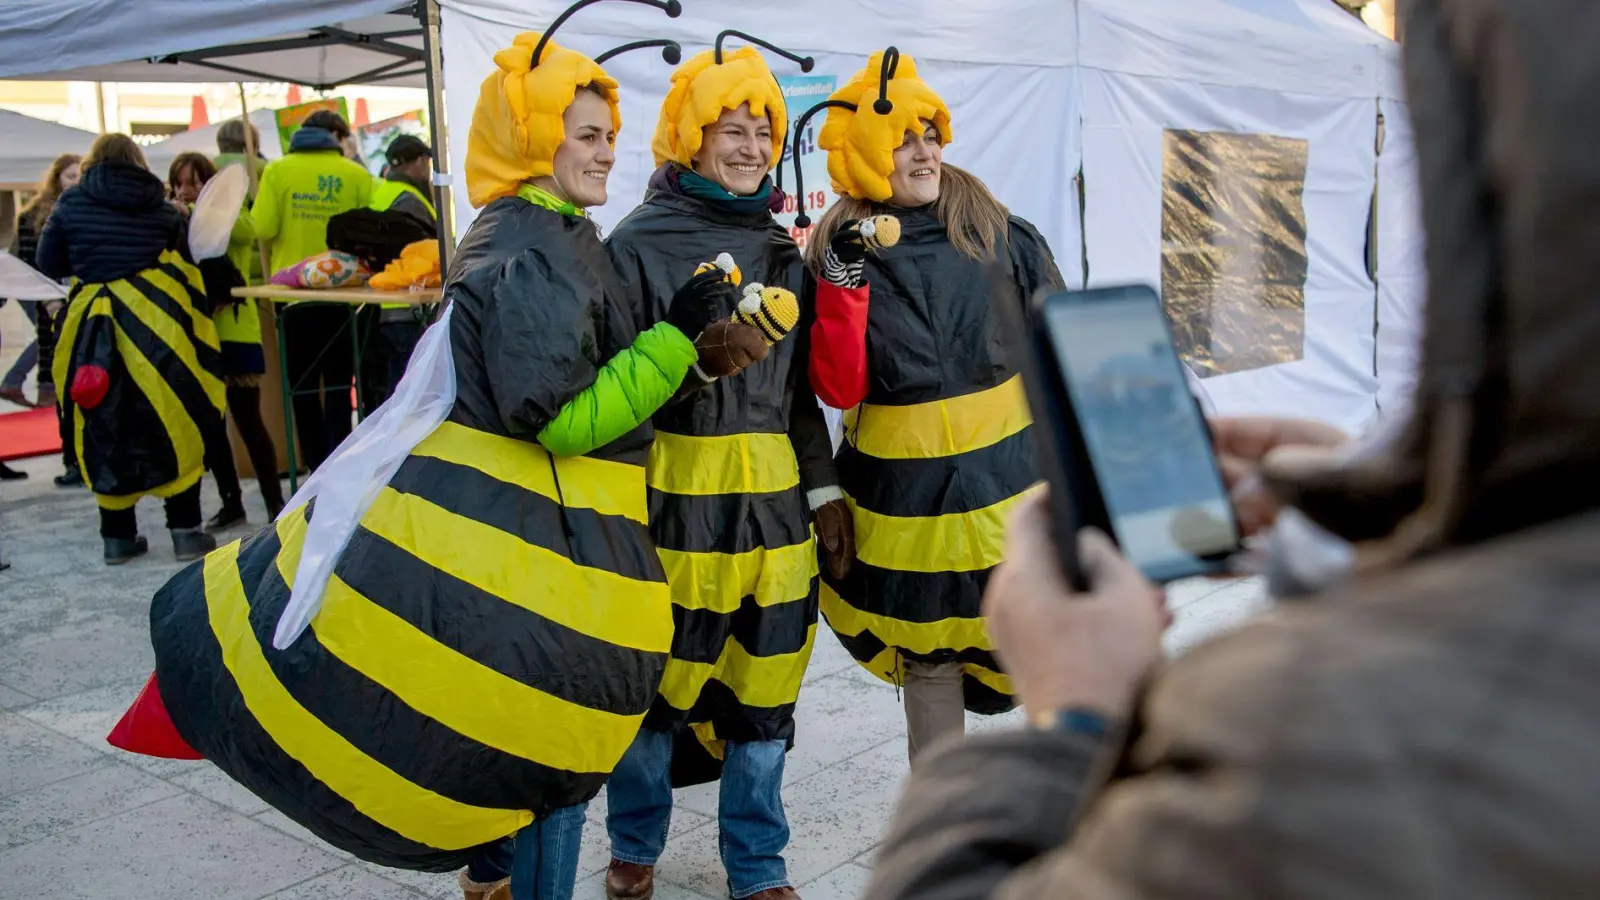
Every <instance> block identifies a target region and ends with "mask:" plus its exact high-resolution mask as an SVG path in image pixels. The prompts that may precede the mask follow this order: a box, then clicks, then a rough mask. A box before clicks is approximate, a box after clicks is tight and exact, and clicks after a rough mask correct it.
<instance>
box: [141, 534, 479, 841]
mask: <svg viewBox="0 0 1600 900" xmlns="http://www.w3.org/2000/svg"><path fill="white" fill-rule="evenodd" d="M265 533H267V534H270V533H271V529H268V530H267V531H266V532H265ZM274 542H275V541H274ZM150 620H151V623H150V624H151V629H150V632H151V638H152V642H153V643H154V644H155V656H156V683H157V685H158V686H159V687H160V690H161V701H162V704H163V705H164V706H165V707H166V708H167V711H168V713H169V714H170V715H171V717H172V723H173V725H174V726H175V727H176V728H177V730H178V734H179V735H180V736H181V737H182V738H183V739H184V740H185V741H186V742H188V744H189V746H191V747H193V748H194V749H195V750H197V751H199V752H200V753H201V754H202V755H204V756H205V758H206V759H208V760H210V761H211V762H212V763H214V764H215V765H216V766H217V767H218V768H219V769H221V770H222V771H223V772H224V773H226V774H227V775H228V777H230V778H232V779H233V780H235V781H237V782H239V783H240V784H242V785H244V787H245V788H246V789H248V790H249V791H250V792H251V793H253V794H255V795H256V796H258V797H260V798H261V799H262V800H265V801H266V802H267V803H269V804H271V805H272V806H273V807H274V808H276V809H277V810H279V811H280V812H282V813H283V814H284V815H286V816H288V817H289V818H290V819H293V820H294V821H295V822H298V823H299V824H300V825H302V826H304V827H305V828H306V829H308V830H309V831H311V833H313V834H315V835H316V836H317V837H319V838H321V839H322V840H324V841H327V842H328V843H329V844H331V845H333V846H335V847H337V848H339V849H341V850H344V851H346V852H348V853H353V854H355V855H356V856H358V857H360V858H362V859H364V860H366V861H368V862H372V863H377V864H378V865H383V866H394V867H399V868H406V869H417V870H420V871H426V872H449V871H452V870H455V869H459V868H460V867H462V866H464V865H466V864H467V863H468V862H469V861H470V860H471V859H472V858H473V857H474V856H476V855H477V853H478V850H477V848H469V849H466V850H457V851H448V850H440V849H438V848H436V847H429V846H427V845H425V844H420V843H417V842H416V841H413V840H410V839H408V838H405V837H402V836H401V835H400V834H398V833H396V832H395V831H393V830H391V829H389V828H387V827H385V826H384V825H381V824H379V823H378V822H375V821H373V820H372V819H370V818H368V817H366V816H365V815H363V814H362V813H361V812H360V811H358V810H357V809H356V808H355V806H354V805H353V804H351V803H350V801H348V800H346V799H345V798H343V797H341V796H339V794H337V793H335V792H334V791H333V790H332V789H331V788H329V787H328V786H327V785H325V784H323V783H322V782H320V781H318V780H317V779H316V777H315V776H313V775H312V774H311V773H310V772H309V771H307V770H306V768H305V766H303V765H301V764H300V762H299V761H297V760H296V759H295V758H294V757H292V756H290V755H289V754H287V753H285V752H283V750H282V749H280V748H279V746H278V744H277V742H276V741H274V740H273V739H272V737H271V735H269V734H267V732H266V730H265V729H264V728H262V727H261V725H260V723H259V722H257V721H256V719H255V717H254V716H252V715H251V714H250V712H249V710H248V709H247V708H246V707H245V702H244V697H243V695H242V694H240V692H239V686H238V684H237V683H236V682H235V681H234V680H233V675H232V674H231V673H230V672H229V671H228V669H227V667H226V666H225V665H223V662H222V649H221V648H220V647H219V646H218V645H217V641H216V637H215V635H214V634H213V633H212V631H211V624H210V621H209V619H208V613H207V608H206V601H205V563H204V562H203V561H201V562H196V563H194V564H192V565H190V566H189V567H188V568H187V569H184V570H183V571H182V572H180V573H179V574H178V575H177V576H175V577H174V578H173V579H172V580H171V581H169V582H167V584H166V585H165V586H164V587H162V588H161V590H160V591H158V592H157V593H156V595H155V598H154V600H152V602H151V605H150ZM197 635H203V636H204V637H205V638H206V639H203V640H195V637H196V636H197Z"/></svg>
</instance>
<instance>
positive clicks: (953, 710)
mask: <svg viewBox="0 0 1600 900" xmlns="http://www.w3.org/2000/svg"><path fill="white" fill-rule="evenodd" d="M824 108H826V109H827V111H828V117H827V121H826V123H825V124H824V126H823V128H822V131H821V132H820V134H819V135H818V144H819V146H821V147H822V149H824V150H826V151H827V152H828V173H829V175H830V176H831V178H832V181H833V187H834V190H835V192H836V193H838V194H839V195H840V201H839V202H838V203H836V204H835V205H834V206H833V207H832V208H830V209H829V210H828V212H827V214H825V215H824V216H823V218H822V221H821V222H820V223H819V224H818V226H817V229H816V232H815V233H814V234H813V235H812V238H811V245H810V248H809V249H808V260H807V262H808V263H809V264H810V270H811V272H812V273H814V274H815V276H816V278H815V287H816V323H815V325H814V326H813V330H812V348H813V349H812V354H811V380H812V383H813V385H815V387H816V390H817V393H818V395H819V396H820V397H822V399H823V400H824V401H826V402H827V403H829V404H830V405H832V406H834V407H837V408H839V409H844V410H847V413H846V415H845V434H844V442H843V444H842V445H841V446H840V449H839V454H838V457H837V459H836V462H837V465H838V468H839V476H840V481H841V483H842V484H843V487H844V492H845V494H846V496H847V498H848V502H849V505H850V509H851V511H852V512H853V514H854V522H855V539H856V547H855V550H856V558H855V560H854V562H853V564H852V565H851V566H850V570H849V573H848V574H847V575H846V576H845V577H836V576H835V575H833V574H832V573H825V574H824V584H823V588H822V597H821V605H822V613H823V615H824V616H826V617H827V620H828V624H829V625H830V626H831V627H832V628H833V630H834V633H835V634H837V635H838V637H839V640H840V642H841V643H843V644H844V646H845V648H846V649H848V650H849V651H850V653H851V655H852V656H854V657H855V658H856V660H858V661H859V662H860V663H861V664H862V665H863V666H865V667H866V668H867V669H868V670H870V671H871V672H873V673H874V674H876V675H877V676H879V677H880V678H883V679H885V680H887V681H891V682H894V683H895V684H897V685H903V686H904V688H905V703H906V719H907V725H908V740H909V749H910V753H911V755H912V756H913V757H915V756H916V754H917V753H918V751H919V750H921V749H922V748H924V747H925V746H926V745H927V744H928V742H930V741H931V740H933V739H934V738H936V737H938V736H939V735H941V734H944V733H948V732H958V733H959V732H960V731H961V730H962V728H963V727H964V725H963V714H962V708H963V706H965V708H966V709H968V710H971V711H973V712H978V713H985V714H992V713H998V712H1002V711H1004V710H1006V709H1009V708H1010V707H1011V706H1012V699H1011V696H1010V695H1011V686H1010V683H1009V681H1008V680H1007V678H1006V677H1005V675H1004V674H1003V673H1002V672H1001V671H1000V668H999V666H998V665H997V664H996V662H995V659H994V655H993V653H992V652H991V651H992V645H991V643H990V641H989V636H988V634H987V633H986V631H985V629H984V624H983V618H982V610H981V601H982V597H983V588H984V584H985V583H986V581H987V579H988V576H989V572H990V571H991V569H992V568H993V567H994V566H995V565H996V564H997V563H999V562H1000V559H1001V549H1002V538H1003V535H1004V529H1005V523H1006V518H1007V514H1008V512H1009V510H1010V508H1011V506H1013V505H1014V504H1015V502H1016V500H1017V499H1018V498H1019V497H1020V496H1022V494H1023V493H1024V492H1026V491H1028V490H1029V489H1031V488H1032V487H1033V486H1034V484H1035V482H1037V480H1038V477H1039V476H1038V474H1037V471H1036V468H1035V465H1034V459H1033V446H1032V444H1031V443H1030V436H1029V435H1028V434H1027V433H1026V432H1027V429H1028V426H1029V424H1030V422H1031V418H1030V417H1029V414H1028V408H1027V403H1026V401H1025V400H1024V397H1023V390H1022V384H1021V382H1020V381H1019V380H1018V376H1017V365H1016V360H1015V353H1016V352H1017V351H1016V348H1014V347H1013V346H1012V343H1013V337H1012V334H1011V332H1010V329H1009V328H1008V327H1007V322H1006V321H1005V318H1006V316H1005V309H1004V307H1003V306H1002V304H1011V305H1012V306H1013V307H1014V308H1016V309H1018V310H1020V309H1021V308H1022V304H1023V303H1025V302H1026V300H1027V298H1029V297H1030V296H1032V294H1033V293H1034V292H1035V291H1036V290H1038V289H1040V288H1044V287H1058V286H1060V284H1061V276H1060V274H1059V273H1058V272H1057V271H1056V266H1055V263H1054V260H1053V259H1052V257H1051V255H1050V249H1049V247H1048V246H1047V245H1046V244H1045V241H1044V239H1043V238H1042V237H1040V236H1039V233H1038V232H1037V231H1035V230H1034V228H1033V227H1032V226H1031V225H1029V224H1028V223H1027V222H1025V221H1023V220H1022V219H1019V218H1017V217H1015V216H1011V215H1010V214H1009V213H1008V212H1007V211H1006V209H1005V207H1004V206H1002V205H1001V204H1000V203H999V202H998V201H997V200H996V199H995V198H994V196H993V195H992V194H990V193H989V191H988V189H987V188H986V187H984V185H983V183H982V182H981V181H979V180H978V179H977V178H976V177H975V176H973V175H971V174H970V173H967V172H965V171H962V170H960V169H957V168H956V167H954V166H950V165H944V164H942V152H943V147H944V145H946V144H948V143H949V142H950V139H951V128H950V111H949V109H948V107H946V105H945V103H944V101H943V100H941V99H940V98H939V95H938V94H936V93H934V91H933V89H932V88H930V87H929V86H928V85H927V84H926V83H924V82H923V81H922V80H921V79H920V78H918V77H917V72H916V65H915V63H914V62H913V61H912V60H911V58H910V57H902V56H901V55H900V53H899V51H898V50H896V49H895V48H893V47H891V48H889V49H887V50H885V51H884V52H882V53H877V54H874V55H873V56H872V58H871V60H870V61H869V62H868V64H867V67H866V68H865V69H862V70H861V71H860V72H857V73H856V74H855V75H854V76H853V77H852V78H851V79H850V82H849V83H848V84H846V85H845V86H844V87H843V88H841V89H840V90H839V91H837V92H835V93H834V95H833V97H831V98H830V99H829V100H828V101H825V102H824V103H823V104H820V105H819V106H817V107H816V108H814V109H812V110H809V111H808V112H807V113H806V114H805V116H803V117H801V122H802V123H804V122H805V121H806V120H807V119H809V118H810V117H811V116H812V115H814V114H816V113H817V112H819V111H820V110H822V109H824ZM797 130H800V131H803V130H804V127H803V124H802V126H801V127H800V128H799V129H797ZM797 156H798V154H797ZM796 176H797V187H798V188H799V189H800V190H801V196H802V197H804V196H805V195H804V192H803V191H804V188H803V185H801V184H799V172H798V169H797V171H796ZM886 213H888V214H893V215H894V217H895V218H897V219H898V220H899V224H900V235H899V243H898V244H897V245H896V246H893V247H887V248H878V247H876V244H877V241H876V239H873V240H872V241H871V242H872V243H873V244H874V245H875V246H874V249H873V252H870V253H869V252H868V247H867V243H868V241H867V240H866V239H865V238H864V236H863V234H862V231H861V228H860V222H859V220H863V219H867V218H869V217H872V216H877V215H881V214H886ZM795 224H797V225H800V226H801V227H804V226H805V224H806V217H805V215H804V212H803V211H802V213H801V216H800V218H799V219H798V220H797V221H796V223H795Z"/></svg>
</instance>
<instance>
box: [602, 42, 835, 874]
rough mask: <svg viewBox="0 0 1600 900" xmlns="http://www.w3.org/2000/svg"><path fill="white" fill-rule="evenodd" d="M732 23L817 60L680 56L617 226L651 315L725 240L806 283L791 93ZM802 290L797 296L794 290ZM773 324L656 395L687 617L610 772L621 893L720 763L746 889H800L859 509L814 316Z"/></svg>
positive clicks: (788, 279)
mask: <svg viewBox="0 0 1600 900" xmlns="http://www.w3.org/2000/svg"><path fill="white" fill-rule="evenodd" d="M730 37H737V38H739V39H741V40H743V41H747V42H749V43H755V44H761V45H762V46H765V47H767V48H768V49H769V50H772V51H773V52H775V53H779V54H781V55H783V56H786V57H788V58H790V59H791V60H793V61H795V62H797V63H800V65H801V68H802V70H809V69H810V68H811V60H810V59H804V60H802V59H799V58H798V57H794V56H791V55H790V54H788V53H785V52H784V51H782V50H779V49H778V48H776V47H773V46H772V45H770V44H766V43H764V42H762V41H760V40H758V39H756V38H753V37H751V36H749V35H744V34H741V33H739V32H723V33H722V34H721V35H719V36H718V37H717V40H716V43H715V47H714V49H712V50H707V51H705V52H703V53H700V54H698V55H697V56H695V57H693V58H691V59H689V60H688V61H687V62H685V63H684V64H683V65H682V66H680V67H679V68H678V70H677V71H675V72H674V73H673V75H672V85H671V88H670V89H669V90H668V92H667V96H666V99H665V101H664V102H663V103H662V106H661V115H660V118H659V120H658V121H657V124H656V132H655V138H654V140H653V142H652V145H651V149H652V150H653V152H654V155H655V161H656V164H657V165H658V168H657V170H656V171H655V173H654V175H653V176H652V177H651V179H650V190H649V192H648V194H647V195H646V196H645V200H644V203H643V204H642V205H640V206H639V208H637V209H635V210H634V211H633V212H632V213H630V214H629V215H628V216H627V218H625V219H623V220H622V222H620V223H619V224H618V225H617V227H616V229H615V230H614V231H613V232H612V233H611V235H610V237H609V238H608V239H607V241H606V249H607V250H608V251H609V252H610V254H611V257H612V259H613V260H614V261H615V262H616V265H617V271H618V274H619V275H621V277H622V279H623V281H624V283H625V284H626V286H627V288H628V291H629V295H630V298H632V299H633V301H634V302H635V303H636V304H637V309H638V312H639V314H640V316H641V325H642V326H644V325H649V324H650V323H653V322H656V321H659V320H660V319H661V317H662V316H663V315H664V314H665V313H666V311H667V309H668V307H669V304H670V301H671V298H672V293H673V290H674V289H675V286H676V285H677V284H679V283H682V281H683V279H684V278H685V277H687V276H689V275H690V274H691V273H692V272H693V270H694V267H695V265H696V263H697V261H699V260H703V259H706V258H708V257H712V256H717V255H719V254H726V257H725V265H728V267H729V268H730V269H735V270H736V271H737V273H738V277H739V278H740V279H741V280H742V285H743V287H744V288H746V289H748V290H749V291H750V292H751V296H752V298H754V297H755V295H756V294H757V293H759V292H760V291H761V290H762V289H763V288H765V289H766V290H768V291H781V293H782V295H783V296H785V297H787V298H788V299H787V300H786V301H785V302H787V303H789V304H794V297H793V295H794V294H795V293H798V292H799V290H800V284H801V278H802V271H803V266H802V263H801V259H800V252H799V250H798V249H797V248H796V246H795V243H794V240H793V239H792V238H790V237H789V234H788V232H787V231H786V230H785V229H784V228H783V227H781V226H780V225H778V224H777V223H776V222H775V221H773V218H772V212H773V210H774V209H781V208H782V200H783V195H782V192H781V191H779V190H776V189H775V188H774V186H773V183H772V179H771V178H769V177H768V172H770V171H771V170H772V168H773V167H774V166H775V165H777V164H778V163H779V162H780V161H781V160H782V158H783V147H784V133H785V131H786V129H787V125H788V117H787V116H788V113H787V110H786V109H785V105H784V102H783V94H782V92H781V91H780V90H779V87H778V82H777V81H776V79H775V78H774V77H773V74H772V71H771V69H769V68H768V66H767V62H766V60H764V59H763V58H762V56H761V54H760V53H759V52H758V51H757V50H756V49H755V48H754V47H751V46H745V47H740V48H738V49H732V48H729V49H726V50H725V49H724V46H723V45H724V42H725V41H726V40H727V39H728V38H730ZM730 259H731V264H730V262H729V261H730ZM790 309H791V312H792V315H793V316H795V317H797V316H798V315H799V313H800V309H799V306H798V305H797V304H795V305H792V306H791V307H790ZM718 312H719V313H733V312H734V310H733V308H732V306H731V305H730V306H729V308H727V309H723V310H719V311H718ZM767 324H770V325H774V326H775V327H774V329H773V332H772V334H770V335H769V336H768V337H769V339H772V340H775V341H776V343H775V344H774V345H773V346H772V349H771V351H770V353H768V354H767V356H766V358H765V359H763V360H761V361H759V362H756V363H755V364H753V365H752V366H750V367H749V368H748V369H746V370H744V371H743V372H742V373H741V374H740V376H739V377H738V378H737V379H726V378H723V379H716V380H714V381H712V382H711V383H709V384H706V383H705V381H704V380H703V379H701V378H700V377H699V375H698V374H691V375H690V376H689V379H690V381H691V385H690V387H691V388H694V389H693V390H691V391H689V392H687V393H686V396H684V397H683V398H682V399H680V400H678V401H676V402H674V403H670V404H668V405H667V406H665V407H663V408H662V409H661V410H660V411H659V412H657V413H656V415H655V427H656V440H655V444H654V446H652V447H651V450H650V465H649V484H650V533H651V536H652V537H654V538H655V541H656V545H657V547H658V548H659V550H660V553H661V558H662V560H663V562H664V563H665V564H666V571H667V581H668V583H669V584H670V585H671V587H672V602H673V610H672V612H673V621H674V624H675V626H676V630H675V634H674V636H673V644H672V658H671V659H670V660H669V661H668V662H667V668H666V674H665V676H664V677H663V679H662V684H661V693H660V695H659V696H658V697H657V698H656V701H655V703H654V704H653V705H652V707H651V710H650V714H649V715H648V716H647V717H646V718H645V723H644V728H643V730H641V731H640V732H639V736H638V737H637V738H636V739H635V741H634V744H633V746H632V747H631V748H630V749H629V750H628V753H627V755H626V756H625V757H623V761H622V762H621V763H620V764H618V766H617V771H616V774H615V775H614V776H613V778H612V780H611V782H610V785H609V787H608V788H607V794H606V798H607V799H606V810H607V820H606V824H607V829H608V831H609V832H610V836H611V847H612V855H613V861H612V863H611V868H610V871H609V873H608V879H607V888H608V893H609V894H610V895H611V896H612V897H613V898H634V897H644V896H648V895H649V892H650V890H651V884H652V881H653V868H654V866H655V864H656V861H657V858H658V857H659V856H660V854H661V851H662V849H663V844H664V835H665V833H666V824H667V821H668V819H669V818H670V816H671V813H672V787H673V786H674V785H682V784H685V783H694V782H697V781H705V780H709V779H715V778H717V777H718V776H719V773H720V775H721V777H722V779H723V780H722V785H721V791H722V803H721V808H722V810H723V812H724V815H723V816H721V823H720V825H721V828H722V839H721V841H720V842H719V845H720V847H721V849H722V857H723V864H724V867H725V868H726V870H727V875H728V884H729V888H730V891H731V893H732V896H734V897H736V898H744V897H749V896H760V897H763V898H764V897H766V896H768V895H769V894H770V895H772V896H784V894H783V893H782V892H784V891H789V892H790V893H792V891H791V889H790V887H789V881H788V876H787V873H786V870H785V864H784V859H783V855H782V853H783V849H784V846H785V844H786V843H787V842H788V834H789V832H788V824H787V822H786V821H785V818H784V814H783V801H782V798H781V796H780V793H779V789H780V787H781V786H782V782H783V762H784V753H785V752H786V750H787V749H788V747H789V745H791V744H792V743H793V740H794V708H795V701H796V699H797V698H798V696H799V693H800V682H801V678H802V677H803V676H804V674H805V669H806V664H807V662H808V661H809V660H810V657H811V648H812V640H813V638H814V636H815V632H816V621H817V594H816V590H817V584H816V580H817V558H816V550H815V547H814V544H813V541H812V537H811V520H812V510H813V509H815V508H816V507H817V506H818V505H823V504H826V503H828V502H829V501H830V500H835V501H836V504H835V505H836V507H837V508H836V509H834V510H833V514H834V518H833V519H832V522H833V524H834V525H835V527H848V522H847V520H848V510H847V509H846V508H845V507H844V504H843V502H842V496H843V495H842V494H841V493H840V492H839V489H838V486H837V483H838V482H837V477H836V475H835V474H834V471H833V462H832V456H833V446H832V443H831V442H830V441H829V438H828V432H827V424H826V422H825V421H824V420H823V417H822V410H821V408H820V407H818V406H817V402H816V400H815V398H814V396H813V394H812V391H811V389H810V387H809V385H808V384H807V383H806V372H805V352H806V351H805V348H804V344H805V341H804V340H798V339H797V338H803V334H800V335H795V336H793V337H790V338H788V339H787V340H785V339H783V334H784V333H785V332H786V331H787V330H788V329H789V328H793V327H794V325H795V324H796V323H795V318H793V317H791V318H789V319H788V320H787V321H786V322H782V321H779V322H768V323H767ZM744 337H746V338H756V339H758V340H759V339H760V336H759V335H756V334H754V333H748V334H746V335H744ZM674 736H676V737H677V740H676V742H675V741H674ZM724 759H725V760H726V761H727V767H726V768H725V769H724V768H723V767H722V765H721V762H722V760H724Z"/></svg>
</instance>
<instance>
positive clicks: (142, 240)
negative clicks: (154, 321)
mask: <svg viewBox="0 0 1600 900" xmlns="http://www.w3.org/2000/svg"><path fill="white" fill-rule="evenodd" d="M183 232H184V217H183V213H180V212H178V210H177V208H175V207H174V206H173V205H172V204H170V203H168V202H167V199H166V189H165V188H163V187H162V185H161V179H159V178H157V177H156V176H154V175H152V174H150V172H149V171H148V170H147V169H144V168H142V167H140V166H130V165H125V164H123V163H109V162H108V163H100V164H99V165H95V166H91V167H89V168H88V169H87V170H85V171H84V173H83V180H82V181H81V182H79V183H78V185H77V186H76V187H73V188H70V189H68V190H67V192H66V193H64V194H62V195H61V199H60V200H58V201H56V208H55V211H54V212H52V213H51V214H50V220H49V221H48V222H46V223H45V226H44V232H43V233H42V234H41V235H40V236H39V247H38V251H37V254H36V257H35V260H36V264H37V267H38V269H39V271H41V272H43V273H44V274H46V275H48V276H50V277H51V278H68V277H73V278H77V279H78V280H79V281H90V282H106V281H115V280H117V279H118V278H127V277H128V276H129V275H132V274H134V273H135V272H138V271H141V270H143V269H148V268H150V267H151V266H153V265H155V264H156V260H157V259H158V258H159V257H160V256H161V251H163V250H167V249H175V248H176V247H177V246H178V239H179V238H180V237H181V236H182V235H183Z"/></svg>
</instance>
